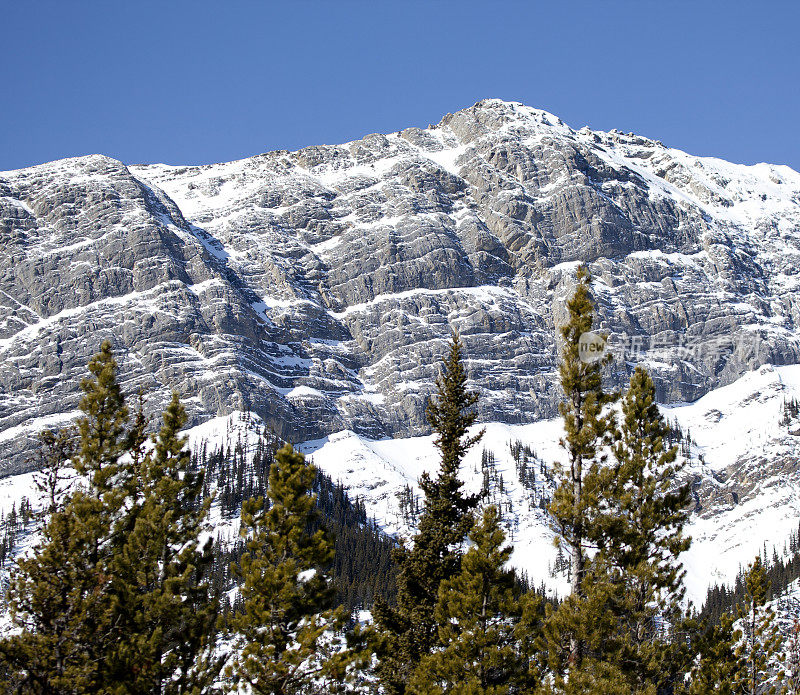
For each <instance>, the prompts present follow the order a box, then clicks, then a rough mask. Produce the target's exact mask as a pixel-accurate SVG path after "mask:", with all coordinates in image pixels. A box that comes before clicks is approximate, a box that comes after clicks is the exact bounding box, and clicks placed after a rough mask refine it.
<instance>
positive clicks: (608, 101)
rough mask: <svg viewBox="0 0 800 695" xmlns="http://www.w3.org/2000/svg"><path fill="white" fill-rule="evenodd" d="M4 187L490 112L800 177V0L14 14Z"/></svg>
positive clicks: (8, 36)
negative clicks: (37, 168)
mask: <svg viewBox="0 0 800 695" xmlns="http://www.w3.org/2000/svg"><path fill="white" fill-rule="evenodd" d="M0 26H1V27H2V31H0V36H2V42H1V43H0V47H1V50H0V56H2V57H1V58H0V65H1V66H2V70H0V74H1V75H2V79H1V80H0V89H1V90H2V91H1V92H0V95H1V96H0V170H3V169H12V168H17V167H22V166H27V165H30V164H35V163H39V162H43V161H48V160H52V159H57V158H60V157H67V156H74V155H83V154H89V153H94V152H102V153H104V154H108V155H110V156H112V157H116V158H118V159H121V160H123V161H124V162H126V163H141V162H168V163H174V164H179V163H186V164H189V163H209V162H217V161H225V160H230V159H236V158H240V157H245V156H249V155H253V154H257V153H259V152H265V151H267V150H273V149H297V148H299V147H303V146H305V145H312V144H321V143H338V142H345V141H348V140H353V139H356V138H359V137H362V136H363V135H365V134H367V133H374V132H390V131H394V130H398V129H401V128H404V127H407V126H411V125H418V126H425V125H427V124H428V123H436V122H438V121H439V119H440V118H441V117H442V115H444V114H445V113H447V112H448V111H456V110H458V109H460V108H463V107H466V106H469V105H471V104H473V103H474V102H476V101H478V100H479V99H482V98H484V97H499V98H502V99H508V100H515V101H522V102H524V103H526V104H528V105H530V106H535V107H538V108H543V109H546V110H548V111H551V112H553V113H555V114H557V115H558V116H560V117H561V118H562V119H563V120H564V121H566V122H567V123H569V124H570V125H572V126H574V127H581V126H583V125H589V126H590V127H592V128H598V129H603V130H609V129H611V128H619V129H620V130H623V131H626V132H627V131H635V132H638V133H641V134H643V135H647V136H649V137H653V138H656V139H660V140H662V141H663V142H664V143H665V144H667V145H671V146H674V147H680V148H682V149H685V150H688V151H690V152H692V153H696V154H703V155H714V156H719V157H723V158H726V159H730V160H733V161H736V162H744V163H753V162H758V161H768V162H774V163H782V164H789V165H790V166H792V167H793V168H795V169H798V170H800V3H798V2H797V0H784V1H777V0H762V1H761V2H743V1H742V0H727V1H720V2H717V1H714V0H702V1H697V0H695V1H692V2H688V1H687V2H684V1H682V0H669V1H668V0H662V1H661V2H655V1H651V0H630V1H623V0H592V1H591V2H588V1H587V2H573V1H570V0H550V2H546V3H545V2H537V1H535V0H527V1H526V2H510V1H509V2H506V1H503V0H484V1H483V2H474V1H471V0H458V1H452V2H451V1H450V0H427V1H426V2H417V1H415V0H402V1H401V2H388V0H371V1H367V0H363V1H360V2H355V1H348V0H319V1H311V0H283V2H267V1H263V2H255V1H254V2H237V1H235V0H231V1H230V2H213V3H211V2H203V1H201V0H195V1H194V2H182V1H179V0H162V1H161V2H149V1H146V0H144V1H142V0H140V1H135V2H125V3H122V2H108V1H103V2H99V1H98V2H79V1H76V2H64V1H63V0H60V1H59V2H37V1H36V0H31V1H27V0H26V1H23V0H16V1H13V2H12V1H11V0H0Z"/></svg>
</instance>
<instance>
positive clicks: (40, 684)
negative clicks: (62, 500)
mask: <svg viewBox="0 0 800 695" xmlns="http://www.w3.org/2000/svg"><path fill="white" fill-rule="evenodd" d="M89 371H90V373H91V375H92V377H93V378H87V379H84V380H83V381H82V382H81V389H82V390H83V392H84V395H83V398H82V399H81V402H80V408H81V410H82V412H83V415H82V417H81V418H80V419H79V421H78V428H79V437H80V440H79V444H78V447H77V453H76V455H75V457H74V458H73V460H72V463H73V464H74V467H75V468H76V470H77V471H78V472H79V473H80V474H82V475H84V476H86V478H87V485H86V487H85V488H84V489H79V490H76V491H75V492H73V494H72V495H71V496H70V498H69V500H68V501H67V503H66V504H65V506H64V509H63V510H58V509H56V511H55V513H53V514H52V515H51V517H50V520H49V521H48V523H47V525H46V526H45V527H44V529H43V531H42V539H41V541H40V542H39V544H38V545H37V546H36V548H35V549H34V553H33V555H31V556H28V557H25V558H23V559H21V560H20V561H19V563H18V568H17V571H16V572H14V574H13V576H12V580H11V588H10V592H9V593H10V596H9V603H10V607H11V611H12V617H13V620H14V622H15V624H16V625H17V626H19V627H21V628H22V632H21V633H20V634H18V635H15V636H14V637H11V638H9V639H7V640H4V641H3V643H2V646H1V647H0V649H2V651H3V653H4V654H5V656H6V659H7V661H8V662H9V663H10V664H11V665H12V666H13V667H14V668H17V669H19V671H20V672H21V673H22V674H23V678H22V680H23V682H22V685H21V686H20V690H21V692H31V693H39V692H47V693H98V692H103V691H104V690H103V688H104V687H105V686H106V685H107V683H108V673H107V671H106V668H107V664H106V657H107V655H108V653H109V650H110V649H111V648H112V647H113V645H114V644H115V643H117V641H118V640H119V639H120V634H119V633H118V632H117V631H116V624H115V621H114V612H113V608H112V599H111V592H110V586H111V576H112V573H111V571H110V568H109V559H110V557H111V555H112V553H113V551H114V549H115V548H117V547H118V542H119V537H115V536H114V530H115V524H116V523H117V522H118V520H119V516H120V513H121V510H122V507H123V505H124V500H125V495H126V493H125V485H126V484H127V483H128V482H129V480H130V471H128V470H126V469H125V465H124V464H122V463H120V459H121V457H122V455H123V454H124V452H125V445H124V441H125V426H126V423H127V416H128V411H127V407H126V406H125V399H124V396H123V395H122V392H121V390H120V388H119V385H118V383H117V381H116V371H117V364H116V361H115V360H114V357H113V354H112V352H111V345H110V343H108V341H105V342H104V343H103V345H102V346H101V349H100V352H99V353H98V354H97V355H95V356H94V357H93V358H92V359H91V360H90V362H89ZM61 450H62V451H63V452H64V453H66V452H67V450H68V448H67V447H65V448H63V449H61ZM57 451H59V448H58V447H55V448H54V449H53V452H57ZM70 451H71V448H70ZM51 465H52V466H54V467H62V466H61V464H59V463H58V462H53V463H51ZM64 465H66V462H64ZM118 486H119V487H118ZM53 502H55V499H54V500H53ZM53 506H57V504H54V505H53Z"/></svg>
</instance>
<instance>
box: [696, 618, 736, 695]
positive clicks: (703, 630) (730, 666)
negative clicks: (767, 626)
mask: <svg viewBox="0 0 800 695" xmlns="http://www.w3.org/2000/svg"><path fill="white" fill-rule="evenodd" d="M741 636H742V633H741V631H740V630H737V629H736V628H735V627H734V620H733V616H732V615H731V614H730V613H724V614H722V615H721V616H720V620H719V622H718V623H716V624H712V625H709V624H706V625H704V626H702V627H701V626H700V625H698V624H697V623H696V622H694V621H690V630H689V637H690V641H691V643H692V650H693V652H694V654H695V662H694V664H693V666H692V669H691V672H690V674H689V675H690V679H689V685H688V687H687V692H688V693H689V695H708V694H709V693H718V694H719V695H738V694H739V693H741V692H742V691H741V688H740V685H741V683H742V681H743V679H744V678H745V664H744V660H743V659H742V658H741V655H740V654H739V652H738V649H737V644H738V642H739V640H740V639H741Z"/></svg>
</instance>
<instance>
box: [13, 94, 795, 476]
mask: <svg viewBox="0 0 800 695" xmlns="http://www.w3.org/2000/svg"><path fill="white" fill-rule="evenodd" d="M0 244H1V245H2V249H3V254H2V258H1V259H0V441H2V443H3V445H4V448H5V451H6V459H5V462H4V468H3V470H4V471H5V472H12V471H21V470H24V468H25V458H24V457H25V450H26V447H27V446H28V445H29V443H30V437H31V434H32V433H34V432H35V431H37V430H39V429H41V427H42V426H44V425H49V424H56V423H59V422H62V421H64V420H66V419H69V418H70V417H72V416H73V414H74V411H75V408H76V405H77V400H78V396H79V394H78V390H77V383H78V380H79V378H80V376H82V374H83V371H84V368H85V364H86V361H87V359H88V357H89V356H90V355H91V354H92V353H93V352H95V351H96V349H97V347H98V345H99V343H100V341H101V340H102V339H103V338H106V337H108V338H110V339H111V340H112V341H113V343H114V345H115V348H116V349H117V350H118V353H119V356H120V361H121V363H122V373H123V376H124V378H125V383H124V386H125V388H126V389H127V390H128V391H129V392H135V391H137V390H139V389H142V390H143V391H144V392H145V393H146V395H147V397H148V404H149V407H150V408H151V409H152V410H153V411H157V410H159V409H161V408H162V407H163V405H164V404H165V401H166V399H167V398H168V395H169V392H170V390H172V389H176V390H178V391H179V392H180V393H181V395H182V396H183V397H184V398H185V399H186V400H187V405H188V407H189V411H190V416H191V420H192V423H193V424H199V423H201V422H203V421H204V420H206V419H208V418H209V417H211V416H220V415H225V414H227V413H230V412H233V411H252V412H254V413H257V414H258V415H259V416H261V417H262V418H263V419H264V421H265V422H266V423H267V424H268V425H269V426H270V427H272V428H273V429H275V430H276V431H277V432H279V433H281V434H282V435H284V436H286V437H289V438H291V439H293V440H295V441H300V440H307V439H312V438H317V437H320V436H324V435H326V434H330V433H333V432H337V431H341V430H345V429H349V430H352V431H354V432H357V433H359V434H361V435H365V436H371V437H373V438H374V437H380V436H387V435H388V436H408V435H419V434H424V433H425V432H426V431H427V429H426V428H427V425H426V423H425V419H424V404H425V399H426V397H427V395H428V394H429V393H430V390H431V383H432V380H433V378H434V376H435V374H436V370H437V360H438V358H439V357H440V355H441V354H442V352H443V350H444V345H445V340H446V339H447V336H448V334H449V331H450V330H451V328H457V329H458V330H459V331H461V333H462V335H463V336H464V340H465V343H466V346H467V353H468V356H469V368H470V375H471V378H472V379H473V380H474V382H475V383H476V385H477V386H478V387H479V389H480V392H481V397H482V398H481V412H480V417H481V419H482V420H484V421H499V422H506V423H513V422H527V421H531V420H535V419H537V418H542V417H548V416H552V415H553V414H554V413H555V407H556V403H557V401H558V398H559V390H558V387H557V383H556V381H557V380H556V355H557V350H556V344H555V338H554V335H555V330H554V327H555V325H556V324H557V323H559V321H560V320H561V319H562V318H563V315H564V306H563V303H564V299H565V297H566V296H567V295H568V294H569V293H570V291H571V287H572V285H573V281H574V269H575V265H576V264H577V263H578V262H584V263H587V264H588V265H589V268H590V270H591V272H592V274H593V275H594V278H595V279H594V285H593V289H594V292H595V295H596V299H597V301H598V308H599V312H600V316H601V321H602V326H603V328H604V329H605V330H606V331H608V332H610V333H611V334H612V340H613V341H615V342H616V346H615V353H616V355H617V361H616V362H615V364H614V367H613V369H612V376H611V379H612V380H613V381H617V382H619V383H621V382H622V381H624V379H625V377H626V375H627V373H628V371H629V370H630V368H631V364H632V363H633V362H634V361H636V362H640V363H644V364H645V365H646V366H647V367H648V368H649V369H651V370H652V372H653V374H654V377H655V378H656V382H657V386H658V392H659V397H660V399H661V400H662V401H663V402H665V403H670V402H679V401H692V400H695V399H697V398H698V397H700V396H702V395H703V394H705V393H708V392H709V391H711V390H712V389H714V388H717V387H719V386H721V385H725V384H728V383H732V382H733V381H734V380H735V379H737V378H738V377H740V376H741V375H743V374H744V373H746V372H747V371H749V370H752V369H755V368H757V367H759V366H761V365H762V364H791V363H795V362H797V361H798V356H799V354H800V338H799V337H798V334H797V331H796V325H797V322H798V320H799V319H800V313H799V311H800V303H799V302H798V298H799V297H800V295H799V294H798V275H797V270H798V267H800V175H798V174H797V173H796V172H794V171H792V170H791V169H789V168H787V167H782V166H772V165H766V164H759V165H755V166H741V165H734V164H729V163H727V162H723V161H721V160H717V159H708V158H699V157H693V156H690V155H688V154H685V153H683V152H680V151H678V150H674V149H670V148H667V147H665V146H664V145H662V144H661V143H659V142H656V141H653V140H648V139H646V138H643V137H639V136H635V135H632V134H628V135H624V134H622V133H620V132H616V131H611V132H610V133H602V132H593V131H590V130H589V129H587V128H583V129H581V130H573V129H572V128H570V127H568V126H567V125H565V124H564V123H563V122H562V121H561V120H560V119H558V118H557V117H555V116H553V115H551V114H548V113H546V112H544V111H539V110H536V109H532V108H528V107H526V106H523V105H521V104H516V103H506V102H502V101H498V100H485V101H482V102H479V103H477V104H476V105H474V106H473V107H471V108H468V109H465V110H463V111H460V112H458V113H455V114H448V115H447V116H445V117H444V118H443V119H442V121H441V122H440V123H439V124H437V125H435V126H430V127H428V128H427V129H424V130H422V129H419V128H409V129H406V130H403V131H401V132H399V133H392V134H389V135H368V136H366V137H365V138H363V139H362V140H359V141H356V142H352V143H349V144H346V145H336V146H318V147H308V148H305V149H302V150H299V151H297V152H286V151H277V152H270V153H267V154H263V155H259V156H256V157H252V158H250V159H245V160H242V161H237V162H230V163H226V164H215V165H209V166H193V167H176V166H166V165H151V166H125V165H124V164H122V163H121V162H118V161H115V160H113V159H109V158H108V157H103V156H89V157H82V158H77V159H67V160H62V161H58V162H52V163H50V164H44V165H41V166H36V167H31V168H29V169H22V170H18V171H10V172H2V173H0Z"/></svg>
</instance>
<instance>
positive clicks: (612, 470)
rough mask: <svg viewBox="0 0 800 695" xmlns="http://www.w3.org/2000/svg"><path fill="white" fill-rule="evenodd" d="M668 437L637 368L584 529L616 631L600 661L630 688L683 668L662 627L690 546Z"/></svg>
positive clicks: (675, 601) (668, 678)
mask: <svg viewBox="0 0 800 695" xmlns="http://www.w3.org/2000/svg"><path fill="white" fill-rule="evenodd" d="M668 433H669V428H668V427H667V425H666V423H665V422H664V419H663V418H662V416H661V414H660V412H659V410H658V406H657V405H656V402H655V386H654V385H653V382H652V380H651V379H650V376H649V375H648V374H647V372H646V371H645V370H644V369H643V368H641V367H637V368H636V370H635V372H634V374H633V375H632V376H631V380H630V387H629V389H628V391H627V392H626V394H625V397H624V399H623V401H622V414H621V422H620V426H619V431H618V433H617V435H616V437H617V441H616V443H615V445H614V447H613V455H614V463H613V465H609V466H607V467H605V468H603V469H602V470H600V471H599V474H598V484H599V489H600V490H601V491H602V494H601V495H600V496H599V497H598V506H597V508H596V509H595V510H591V515H592V517H593V518H592V523H590V524H589V527H588V528H589V536H590V538H591V540H592V541H593V542H594V543H595V544H596V546H597V547H598V548H599V552H598V554H597V555H596V556H595V558H594V560H593V563H592V564H593V568H592V570H591V574H592V576H593V577H595V578H597V576H598V575H599V574H600V572H601V571H602V572H603V573H605V574H606V575H607V576H606V577H605V578H604V579H603V580H602V581H608V582H610V584H611V587H612V588H613V589H615V591H613V592H612V600H611V605H610V610H611V611H612V612H613V613H614V615H615V617H616V619H617V621H618V624H619V627H618V629H616V630H615V635H614V639H613V640H606V649H605V654H606V655H605V658H607V659H612V660H613V661H614V662H615V663H616V664H617V666H618V667H619V668H620V670H621V671H622V673H624V674H625V675H626V677H627V678H629V679H630V681H631V683H632V685H633V687H635V688H642V687H644V686H645V685H646V684H648V683H655V684H657V685H659V687H667V683H669V682H672V681H674V680H676V679H679V678H680V677H681V669H682V668H683V665H682V664H681V659H680V658H679V655H678V653H677V652H676V651H675V649H672V648H671V645H670V644H669V643H668V642H667V640H666V639H665V635H664V634H663V630H662V627H661V626H662V624H663V623H665V622H667V623H668V622H669V621H674V620H675V619H676V618H677V617H678V616H679V615H680V602H681V599H682V598H683V593H684V590H683V577H684V574H685V572H684V571H683V569H682V567H681V564H680V561H679V559H678V556H679V555H680V553H682V552H684V551H685V550H687V549H688V547H689V539H688V538H686V537H685V536H684V535H683V527H684V525H685V524H686V522H687V520H688V516H689V501H690V488H689V485H688V484H684V485H681V486H676V484H675V478H676V476H677V475H678V474H679V473H680V470H681V469H682V465H678V464H676V463H675V459H676V455H677V449H676V448H674V447H673V448H671V449H667V448H666V447H665V445H664V441H665V438H666V437H667V435H668Z"/></svg>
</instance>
